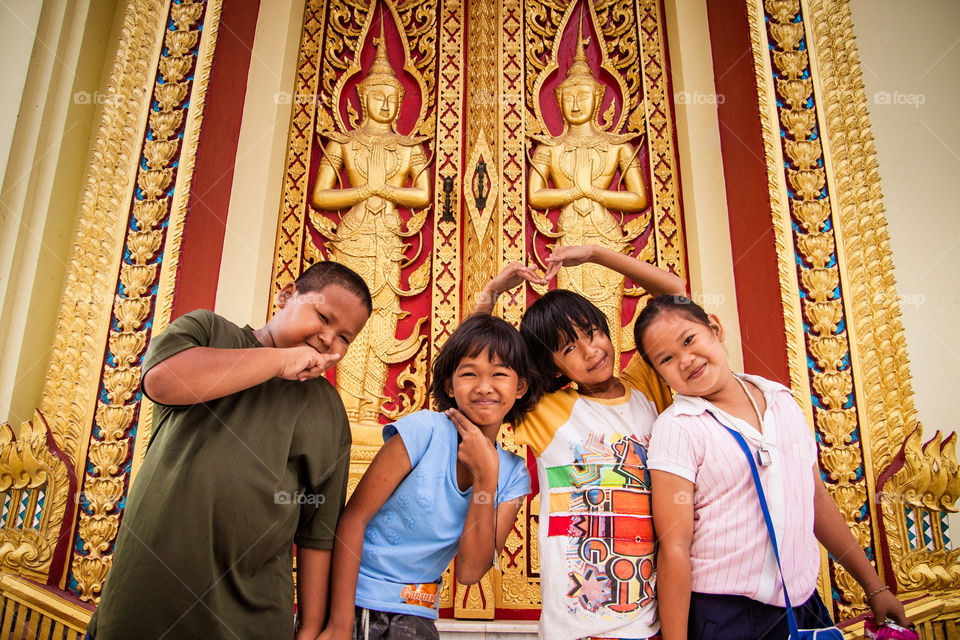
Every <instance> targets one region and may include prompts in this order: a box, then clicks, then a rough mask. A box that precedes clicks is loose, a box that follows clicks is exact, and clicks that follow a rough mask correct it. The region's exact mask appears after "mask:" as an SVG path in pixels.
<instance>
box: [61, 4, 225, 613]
mask: <svg viewBox="0 0 960 640" xmlns="http://www.w3.org/2000/svg"><path fill="white" fill-rule="evenodd" d="M204 11H207V12H208V13H207V16H206V20H203V17H204ZM219 14H220V0H211V2H210V3H209V4H207V3H205V2H203V1H202V0H189V1H188V0H184V1H183V2H180V3H177V4H172V5H170V8H169V18H170V21H171V22H172V23H173V25H172V26H173V28H167V29H166V30H165V31H164V30H163V27H162V23H160V25H161V26H159V29H160V31H161V33H162V34H163V36H164V43H165V46H166V50H165V52H164V53H163V54H162V55H161V56H160V59H159V61H158V64H157V68H158V69H159V74H160V75H159V78H158V80H157V82H156V83H155V84H154V87H153V98H154V103H155V104H156V107H154V108H153V109H152V113H151V114H150V117H149V118H148V120H147V122H148V127H149V132H148V133H145V134H144V135H143V136H142V137H141V143H142V147H141V149H142V152H141V157H142V160H143V161H142V164H143V165H145V166H141V168H140V169H139V173H138V175H137V178H136V183H137V186H138V191H137V192H135V193H134V194H133V197H132V201H131V200H130V199H128V200H127V202H128V207H129V211H131V213H132V216H131V223H130V224H129V225H128V228H127V229H126V232H125V236H124V238H125V242H124V253H125V256H124V257H123V258H122V259H121V261H120V269H119V277H118V280H117V283H116V285H115V286H116V291H115V293H114V303H113V305H112V308H113V318H112V319H111V322H110V323H109V324H110V330H109V332H108V335H107V340H106V345H105V346H106V357H105V358H104V367H103V372H102V374H101V376H100V378H101V390H100V392H99V393H98V394H97V398H98V400H97V403H96V409H95V412H94V416H93V417H94V420H93V422H94V428H93V431H92V433H91V438H90V441H89V449H88V452H87V460H88V463H89V470H88V471H87V473H85V474H84V478H83V491H84V495H85V496H86V500H85V508H83V509H81V511H80V517H79V520H78V526H77V533H78V535H79V538H80V544H81V551H79V552H77V553H76V555H75V556H74V558H73V561H72V565H71V567H72V574H73V577H74V579H75V580H76V585H77V586H76V590H77V594H78V595H79V597H80V599H81V600H85V601H97V600H98V594H99V593H100V590H101V589H102V586H103V581H104V579H105V578H106V574H107V571H108V570H109V568H110V564H111V561H112V557H113V554H112V549H113V542H114V540H115V539H116V536H117V532H118V531H119V527H120V515H121V514H120V510H119V509H118V504H119V502H120V501H121V500H122V499H123V495H124V492H125V491H124V489H125V487H124V485H125V483H126V482H129V481H131V480H132V474H131V470H130V468H129V467H128V465H129V460H130V449H131V447H133V446H134V444H135V443H134V440H133V437H132V435H131V431H133V430H134V428H135V422H136V420H137V414H138V413H142V414H147V413H148V412H146V411H143V412H141V411H140V409H141V402H140V396H138V395H137V391H138V389H139V386H140V377H141V364H142V358H143V354H144V351H145V349H146V345H147V342H148V340H149V336H150V335H151V334H155V333H157V332H160V331H162V330H163V329H164V328H165V327H166V325H167V324H168V323H169V320H170V313H171V309H172V304H173V283H174V281H175V279H176V270H177V265H178V262H179V260H178V258H179V250H180V243H181V240H182V234H183V217H184V213H185V208H186V200H187V196H188V194H189V190H190V187H189V185H190V179H191V177H192V174H193V164H194V159H195V154H196V147H197V141H198V137H199V122H200V117H201V116H202V113H203V103H204V97H205V93H206V86H207V83H208V81H209V73H210V65H211V62H212V56H213V47H214V46H215V43H216V35H217V26H218V22H219ZM201 32H202V34H203V36H202V37H201ZM198 47H199V48H200V49H202V50H203V55H200V52H199V51H198V50H197V49H198ZM194 64H196V66H195V67H194ZM191 69H194V73H193V77H192V78H191V79H189V80H186V81H184V77H185V76H186V75H187V74H188V73H189V71H190V70H191ZM191 91H193V95H192V96H191V98H190V102H189V106H190V109H189V111H190V113H189V114H187V115H186V116H185V115H184V114H185V113H186V112H187V111H188V107H187V98H188V96H190V95H191ZM174 113H179V115H172V114H174ZM185 118H186V120H184V119H185ZM183 122H186V124H185V128H184V132H183V135H182V137H178V136H177V127H179V126H180V124H181V123H183ZM175 162H176V165H177V166H176V167H174V163H175ZM137 165H138V166H140V165H141V163H140V162H138V163H137ZM171 191H172V193H171ZM164 223H166V224H164ZM164 243H165V247H164ZM161 247H164V250H163V253H162V257H163V268H162V271H161V269H160V258H161V253H160V250H161ZM155 291H156V293H154V292H155ZM154 298H155V299H154ZM151 311H153V314H152V317H151ZM151 320H152V322H151ZM135 430H136V431H137V436H136V445H137V447H136V448H137V450H138V453H139V455H140V456H141V458H142V455H143V453H142V451H143V450H144V449H145V448H146V443H147V442H148V440H149V430H150V422H149V417H147V416H144V415H141V416H140V423H139V425H137V427H136V429H135Z"/></svg>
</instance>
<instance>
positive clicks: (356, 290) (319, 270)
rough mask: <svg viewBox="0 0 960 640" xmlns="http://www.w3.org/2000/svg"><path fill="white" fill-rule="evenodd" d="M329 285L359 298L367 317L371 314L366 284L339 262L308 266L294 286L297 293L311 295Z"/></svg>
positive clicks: (370, 299)
mask: <svg viewBox="0 0 960 640" xmlns="http://www.w3.org/2000/svg"><path fill="white" fill-rule="evenodd" d="M331 284H336V285H340V286H341V287H343V288H344V289H346V290H347V291H349V292H351V293H353V294H354V295H356V296H357V297H358V298H360V302H362V303H363V306H365V307H366V308H367V315H369V314H370V313H372V312H373V299H372V298H371V297H370V288H369V287H368V286H367V283H366V282H364V281H363V278H361V277H360V276H359V275H357V273H356V271H354V270H353V269H351V268H350V267H345V266H344V265H342V264H340V263H339V262H333V261H331V260H325V261H323V262H317V263H315V264H312V265H310V266H309V267H307V269H306V270H305V271H304V272H303V273H301V274H300V277H299V278H297V281H296V282H295V283H294V286H296V287H297V293H313V292H317V291H321V290H322V289H323V288H324V287H326V286H328V285H331Z"/></svg>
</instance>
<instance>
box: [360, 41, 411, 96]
mask: <svg viewBox="0 0 960 640" xmlns="http://www.w3.org/2000/svg"><path fill="white" fill-rule="evenodd" d="M382 33H383V31H382V30H381V36H380V37H379V38H374V41H373V42H374V45H375V46H376V55H375V56H374V58H373V64H372V65H370V71H369V73H367V77H366V78H364V79H363V80H361V81H360V84H359V86H358V89H359V90H360V91H364V90H365V89H366V88H367V87H372V86H375V85H378V84H389V85H393V86H394V87H396V89H397V93H398V94H399V97H400V99H401V100H402V99H403V85H402V84H400V80H399V79H398V78H397V74H396V73H394V71H393V66H392V65H391V64H390V60H388V59H387V43H386V39H385V38H384V37H383V35H382Z"/></svg>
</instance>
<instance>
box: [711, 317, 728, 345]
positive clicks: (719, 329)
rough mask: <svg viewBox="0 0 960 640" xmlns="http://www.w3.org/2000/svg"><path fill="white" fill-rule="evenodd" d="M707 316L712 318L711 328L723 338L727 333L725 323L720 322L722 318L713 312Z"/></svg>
mask: <svg viewBox="0 0 960 640" xmlns="http://www.w3.org/2000/svg"><path fill="white" fill-rule="evenodd" d="M707 317H708V318H709V319H710V328H711V329H712V330H713V332H714V333H716V334H717V337H718V338H720V340H723V339H724V337H725V336H726V334H725V333H724V331H723V325H722V324H720V318H718V317H717V316H716V315H715V314H713V313H711V314H710V315H708V316H707Z"/></svg>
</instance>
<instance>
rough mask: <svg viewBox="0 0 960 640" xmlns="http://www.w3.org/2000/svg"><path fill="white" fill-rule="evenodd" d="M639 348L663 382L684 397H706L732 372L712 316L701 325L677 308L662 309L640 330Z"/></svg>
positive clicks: (720, 330) (723, 382)
mask: <svg viewBox="0 0 960 640" xmlns="http://www.w3.org/2000/svg"><path fill="white" fill-rule="evenodd" d="M643 347H644V351H645V352H646V353H647V356H648V357H649V358H650V362H651V363H652V364H653V368H654V369H656V371H657V373H659V374H660V376H661V377H663V380H664V382H666V383H667V384H668V385H670V388H672V389H673V390H674V391H676V392H677V393H682V394H683V395H686V396H697V397H704V398H709V396H711V395H712V394H713V393H715V392H716V391H717V390H719V389H721V388H722V387H723V385H725V384H726V383H727V381H728V379H729V377H730V376H731V375H732V373H731V372H730V365H728V364H727V356H726V353H724V350H723V329H722V327H721V326H720V321H719V320H718V319H717V318H716V316H710V324H709V325H705V324H703V323H702V322H698V321H696V320H693V319H691V318H690V317H689V316H688V315H687V314H685V313H682V312H679V311H667V312H664V313H662V314H661V315H659V316H658V317H657V318H656V319H655V320H654V321H653V322H651V323H650V326H649V327H648V328H647V330H646V331H645V332H644V334H643Z"/></svg>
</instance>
